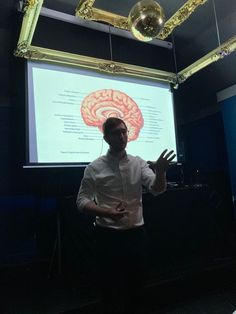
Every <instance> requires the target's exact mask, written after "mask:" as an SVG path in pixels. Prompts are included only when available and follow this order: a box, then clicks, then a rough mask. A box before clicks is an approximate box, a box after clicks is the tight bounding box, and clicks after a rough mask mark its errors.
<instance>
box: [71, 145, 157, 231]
mask: <svg viewBox="0 0 236 314" xmlns="http://www.w3.org/2000/svg"><path fill="white" fill-rule="evenodd" d="M154 180H155V174H154V173H153V171H152V170H151V169H150V168H149V166H148V164H147V162H146V161H144V160H143V159H141V158H140V157H134V156H131V155H128V154H125V156H124V157H123V158H122V159H118V158H115V157H114V156H113V155H111V154H110V153H109V151H108V153H107V155H105V156H101V157H100V158H98V159H96V160H95V161H93V162H92V163H90V164H89V165H88V166H87V167H86V169H85V172H84V177H83V179H82V181H81V185H80V189H79V193H78V196H77V207H78V209H79V210H81V211H83V208H84V206H85V205H86V204H87V203H88V202H91V201H94V200H95V202H96V204H97V205H98V206H99V207H103V208H108V209H109V208H116V207H117V205H118V204H119V203H120V202H122V203H123V206H122V207H123V208H125V209H126V210H127V211H128V214H127V215H125V216H124V217H123V218H121V219H119V220H116V221H115V220H113V219H111V218H107V217H96V224H97V225H99V226H103V227H108V228H115V229H130V228H134V227H137V226H141V225H143V223H144V221H143V206H142V186H144V187H145V188H147V189H148V190H149V191H150V192H151V193H152V194H154V195H157V194H158V193H157V192H154V191H153V190H152V185H153V182H154Z"/></svg>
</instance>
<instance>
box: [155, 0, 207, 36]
mask: <svg viewBox="0 0 236 314" xmlns="http://www.w3.org/2000/svg"><path fill="white" fill-rule="evenodd" d="M206 1H207V0H188V1H187V2H186V3H185V4H184V5H183V6H182V7H181V8H180V9H179V10H178V11H177V12H176V13H175V14H174V15H173V16H172V17H171V18H170V19H169V20H168V21H166V23H165V25H164V27H163V29H162V30H161V31H160V33H159V34H158V36H157V38H159V39H165V38H166V37H168V36H169V35H170V34H171V33H172V32H173V30H174V29H175V28H176V27H177V26H179V25H181V24H182V23H183V22H184V21H186V20H187V19H188V18H189V17H190V15H191V14H192V13H193V12H194V11H195V10H196V9H197V8H198V7H199V6H200V5H202V4H204V3H205V2H206Z"/></svg>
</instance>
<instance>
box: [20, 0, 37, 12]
mask: <svg viewBox="0 0 236 314" xmlns="http://www.w3.org/2000/svg"><path fill="white" fill-rule="evenodd" d="M37 3H38V0H26V1H25V4H24V8H23V11H24V12H27V11H28V10H32V9H33V8H34V7H35V6H36V4H37Z"/></svg>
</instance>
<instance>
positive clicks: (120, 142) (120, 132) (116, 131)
mask: <svg viewBox="0 0 236 314" xmlns="http://www.w3.org/2000/svg"><path fill="white" fill-rule="evenodd" d="M105 141H106V142H107V143H108V144H109V145H110V147H111V148H112V149H113V150H114V151H116V152H120V151H122V150H124V149H125V147H126V145H127V141H128V131H127V128H126V126H125V125H124V123H120V124H119V125H117V126H116V127H114V128H113V129H112V130H111V131H110V133H109V134H108V135H107V136H106V137H105Z"/></svg>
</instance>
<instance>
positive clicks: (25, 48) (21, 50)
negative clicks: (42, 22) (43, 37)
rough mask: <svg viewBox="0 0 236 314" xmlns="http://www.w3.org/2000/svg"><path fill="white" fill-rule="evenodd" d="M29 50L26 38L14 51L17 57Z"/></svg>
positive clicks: (22, 55)
mask: <svg viewBox="0 0 236 314" xmlns="http://www.w3.org/2000/svg"><path fill="white" fill-rule="evenodd" d="M27 51H28V44H27V41H26V40H24V41H22V42H20V43H18V45H17V47H16V50H15V51H14V55H15V56H16V57H22V58H23V57H24V55H25V54H26V53H27Z"/></svg>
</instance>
